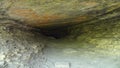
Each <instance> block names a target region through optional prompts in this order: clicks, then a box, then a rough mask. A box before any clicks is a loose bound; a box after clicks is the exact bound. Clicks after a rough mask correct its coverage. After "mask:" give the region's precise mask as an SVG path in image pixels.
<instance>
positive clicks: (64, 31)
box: [39, 27, 70, 39]
mask: <svg viewBox="0 0 120 68" xmlns="http://www.w3.org/2000/svg"><path fill="white" fill-rule="evenodd" d="M39 32H40V33H41V34H43V35H45V36H50V37H54V38H56V39H60V38H64V37H67V36H68V35H69V34H70V30H69V29H68V27H56V28H42V29H40V31H39Z"/></svg>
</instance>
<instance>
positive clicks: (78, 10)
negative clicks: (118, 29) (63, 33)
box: [2, 0, 120, 27]
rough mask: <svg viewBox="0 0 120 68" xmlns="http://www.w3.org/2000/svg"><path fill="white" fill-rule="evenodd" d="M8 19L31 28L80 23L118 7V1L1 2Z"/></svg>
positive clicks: (5, 0) (10, 0) (13, 0)
mask: <svg viewBox="0 0 120 68" xmlns="http://www.w3.org/2000/svg"><path fill="white" fill-rule="evenodd" d="M2 7H3V8H5V9H6V8H7V11H6V14H7V15H8V16H9V18H10V19H13V20H18V21H20V22H21V23H22V24H24V25H29V26H32V27H49V26H52V27H54V26H63V25H72V24H78V23H82V22H84V21H88V20H91V19H94V18H96V17H99V16H101V15H105V14H107V13H110V12H112V11H114V10H116V9H119V7H120V1H119V0H106V1H105V0H44V1H43V0H3V5H2Z"/></svg>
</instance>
